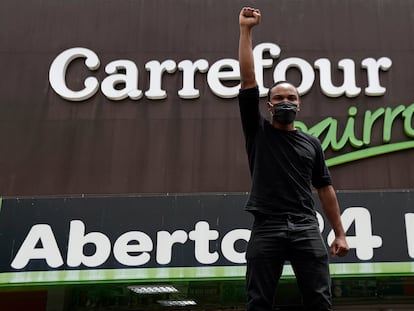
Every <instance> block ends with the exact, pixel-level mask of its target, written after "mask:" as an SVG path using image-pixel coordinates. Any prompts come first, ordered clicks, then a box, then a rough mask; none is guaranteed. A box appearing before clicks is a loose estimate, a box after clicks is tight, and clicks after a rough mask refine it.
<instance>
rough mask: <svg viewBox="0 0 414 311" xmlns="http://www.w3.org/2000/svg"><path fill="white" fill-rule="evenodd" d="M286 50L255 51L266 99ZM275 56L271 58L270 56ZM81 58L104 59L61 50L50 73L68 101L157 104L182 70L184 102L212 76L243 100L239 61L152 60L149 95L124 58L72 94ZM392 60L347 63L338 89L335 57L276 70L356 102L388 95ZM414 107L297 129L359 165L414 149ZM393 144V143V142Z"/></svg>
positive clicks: (96, 62)
mask: <svg viewBox="0 0 414 311" xmlns="http://www.w3.org/2000/svg"><path fill="white" fill-rule="evenodd" d="M280 54H281V48H280V47H279V46H278V45H277V44H274V43H269V42H265V43H261V44H258V45H256V46H255V47H254V49H253V56H254V62H255V71H256V78H257V82H258V85H259V92H260V96H262V97H264V96H266V95H267V92H268V88H266V87H265V86H264V82H263V81H264V78H263V76H264V70H265V69H268V68H272V67H273V66H274V64H273V60H274V59H277V58H278V57H280ZM265 55H270V56H271V58H265V57H264V56H265ZM76 59H85V66H86V68H87V70H89V71H90V72H91V73H92V72H94V71H96V70H97V69H98V68H99V67H100V65H101V62H100V59H99V56H98V55H97V54H96V53H95V52H94V51H92V50H91V49H88V48H80V47H78V48H70V49H67V50H65V51H63V52H61V53H60V54H59V55H58V56H57V57H56V58H55V59H54V60H53V62H52V64H51V66H50V70H49V83H50V86H51V87H52V88H53V90H54V91H55V92H56V93H57V94H58V95H60V96H61V97H62V98H64V99H66V100H68V101H85V100H87V99H89V98H91V97H92V96H94V95H95V94H96V93H97V92H98V90H99V88H100V89H101V92H102V94H103V95H104V96H105V97H107V98H108V99H110V100H113V101H119V100H124V99H126V98H128V99H131V100H139V99H141V98H142V97H143V96H145V97H146V98H148V99H151V100H161V99H165V98H166V97H167V92H166V91H165V90H164V88H163V86H162V81H163V75H164V74H166V73H168V74H174V73H175V72H176V71H177V70H178V71H180V74H181V75H182V79H181V80H182V87H181V89H180V90H178V95H179V97H180V98H183V99H196V98H199V97H200V91H199V89H197V88H196V86H195V75H196V74H197V73H198V72H199V73H206V80H207V81H206V82H207V84H208V86H209V88H210V90H211V91H212V92H213V93H214V94H215V95H217V96H219V97H221V98H234V97H236V96H237V94H238V92H239V89H240V84H239V83H238V82H239V80H240V71H239V63H238V61H237V60H235V59H231V58H223V59H219V60H217V61H216V62H214V63H213V64H212V65H210V64H209V63H208V61H207V60H205V59H197V60H195V61H192V60H188V59H186V60H182V61H180V62H179V63H178V64H177V62H176V61H174V60H171V59H168V60H164V61H159V60H150V61H148V62H147V63H146V64H145V66H144V67H145V70H146V71H148V72H149V86H148V89H147V90H146V91H145V92H143V91H142V90H141V89H140V87H139V85H138V84H139V83H138V78H139V75H140V74H142V70H141V71H140V70H139V66H138V65H137V64H136V63H135V62H134V61H132V60H127V59H119V60H114V61H111V62H110V63H108V64H107V65H106V66H105V72H106V74H107V75H108V76H107V77H105V78H104V79H103V80H102V81H99V80H98V79H97V78H96V77H94V76H89V77H87V78H85V80H84V88H83V89H81V90H72V89H70V87H68V86H67V80H68V77H67V69H68V67H69V66H70V65H71V63H72V62H73V61H74V60H76ZM391 66H392V60H391V59H390V58H389V57H380V58H373V57H367V58H365V59H363V60H362V61H361V63H360V64H359V66H358V65H357V64H356V62H355V61H354V60H352V59H348V58H346V59H341V60H340V61H339V62H338V64H337V65H336V67H337V68H338V69H340V70H341V72H342V73H343V83H342V85H341V86H336V85H334V83H333V78H332V68H333V67H335V64H333V63H332V62H331V61H330V60H329V59H327V58H319V59H317V60H315V61H314V62H313V64H311V63H310V62H308V61H307V60H305V59H303V58H300V57H289V58H285V59H282V60H280V61H279V62H278V63H277V64H276V65H275V66H274V69H273V81H280V80H286V76H287V71H288V70H289V69H291V68H295V69H296V70H298V71H299V73H300V75H301V83H300V85H298V86H297V88H298V92H299V93H300V94H301V95H305V94H307V93H308V92H309V91H310V90H311V89H312V87H313V85H314V83H315V70H318V71H319V81H318V82H319V83H318V84H319V86H320V91H321V92H322V93H323V94H324V95H326V96H327V97H331V98H337V97H341V96H346V97H348V98H354V97H357V96H359V95H365V96H368V97H372V96H382V95H384V94H385V93H386V87H385V86H383V85H382V84H381V74H382V73H384V72H386V71H388V70H390V68H391ZM358 69H359V70H361V71H366V80H367V81H368V86H367V87H365V88H364V90H362V88H361V87H359V86H358V85H357V83H356V70H358ZM228 80H231V81H237V83H238V84H237V85H235V86H226V85H225V83H223V82H224V81H228ZM413 113H414V104H410V105H406V106H404V105H399V106H397V107H380V108H377V109H375V110H367V111H362V112H361V111H359V109H358V107H357V106H350V107H349V109H348V116H347V121H346V125H345V126H344V128H343V131H341V129H340V128H339V125H338V124H339V121H338V120H337V119H335V118H334V117H327V118H324V119H322V120H318V121H317V122H316V123H315V124H314V125H312V126H309V125H306V124H305V123H304V122H301V121H297V122H296V127H297V128H300V129H301V130H302V131H304V132H307V133H309V134H312V135H314V136H316V137H319V138H320V139H321V140H322V147H323V149H324V150H326V149H328V148H330V149H331V150H333V151H340V150H342V149H343V148H345V147H346V146H348V145H350V146H352V148H353V149H354V151H351V152H348V153H345V154H340V155H337V156H335V157H333V158H330V159H328V162H327V164H328V166H335V165H340V164H343V163H346V162H351V161H356V160H361V159H365V158H368V157H373V156H376V155H381V154H385V153H391V152H396V151H401V150H405V149H410V148H414V141H413V140H412V138H413V137H414V129H413V127H412V122H413ZM362 115H363V117H362V120H363V124H362V125H360V127H362V136H360V137H358V132H357V130H356V128H357V125H356V118H357V116H362ZM399 119H402V121H403V126H402V128H401V131H402V132H403V133H404V134H405V135H406V137H407V141H402V142H401V141H399V142H391V139H392V131H393V127H394V125H395V123H396V120H399ZM378 126H381V127H383V135H382V143H383V144H382V145H378V146H371V140H372V137H371V136H372V135H373V128H374V127H378ZM390 142H391V143H390Z"/></svg>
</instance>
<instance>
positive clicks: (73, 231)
mask: <svg viewBox="0 0 414 311" xmlns="http://www.w3.org/2000/svg"><path fill="white" fill-rule="evenodd" d="M86 244H93V245H94V246H95V253H94V254H92V255H85V254H84V246H85V245H86ZM110 253H111V242H110V241H109V239H108V237H107V236H106V235H105V234H103V233H100V232H90V233H88V234H86V235H85V225H84V223H83V222H82V221H80V220H72V221H71V222H70V230H69V242H68V255H67V256H68V257H67V264H68V266H69V267H78V266H80V265H81V264H84V265H85V266H87V267H97V266H99V265H101V264H103V263H104V262H105V261H106V260H107V259H108V257H109V255H110Z"/></svg>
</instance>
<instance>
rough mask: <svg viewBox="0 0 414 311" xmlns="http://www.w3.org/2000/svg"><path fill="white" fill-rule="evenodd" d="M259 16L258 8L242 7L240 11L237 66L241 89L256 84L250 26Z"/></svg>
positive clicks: (252, 25)
mask: <svg viewBox="0 0 414 311" xmlns="http://www.w3.org/2000/svg"><path fill="white" fill-rule="evenodd" d="M260 17H261V16H260V11H259V10H258V9H254V8H250V7H244V8H242V10H241V11H240V15H239V24H240V40H239V66H240V80H241V88H242V89H248V88H252V87H255V86H256V85H257V82H256V76H255V73H254V59H253V46H252V28H253V27H254V26H256V25H258V24H259V23H260Z"/></svg>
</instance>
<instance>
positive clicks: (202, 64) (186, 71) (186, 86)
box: [178, 59, 208, 99]
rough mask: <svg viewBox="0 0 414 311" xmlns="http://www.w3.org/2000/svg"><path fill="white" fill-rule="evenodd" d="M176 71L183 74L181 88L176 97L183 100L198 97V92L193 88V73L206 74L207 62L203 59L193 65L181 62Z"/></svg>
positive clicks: (185, 61)
mask: <svg viewBox="0 0 414 311" xmlns="http://www.w3.org/2000/svg"><path fill="white" fill-rule="evenodd" d="M178 69H179V70H181V71H182V72H183V88H182V89H181V90H179V91H178V95H179V96H180V97H181V98H185V99H192V98H198V97H200V91H199V90H197V89H195V88H194V80H195V73H196V72H197V71H200V72H207V70H208V62H207V61H206V60H205V59H199V60H197V61H196V62H194V63H193V62H191V61H189V60H183V61H181V62H180V63H179V64H178Z"/></svg>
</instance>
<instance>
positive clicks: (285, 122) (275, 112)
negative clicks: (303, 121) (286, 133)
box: [267, 81, 300, 129]
mask: <svg viewBox="0 0 414 311" xmlns="http://www.w3.org/2000/svg"><path fill="white" fill-rule="evenodd" d="M267 99H268V102H267V105H268V110H269V112H270V113H271V115H272V118H273V124H274V125H275V126H276V127H279V128H283V129H294V127H293V121H294V120H295V117H296V112H297V111H299V110H300V100H299V93H298V90H297V89H296V87H295V86H293V85H292V84H291V83H289V82H287V81H279V82H276V83H275V84H273V85H272V87H271V88H270V89H269V92H268V95H267Z"/></svg>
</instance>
